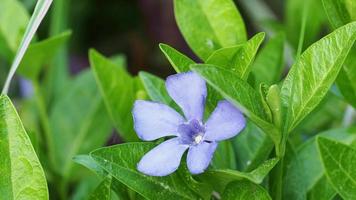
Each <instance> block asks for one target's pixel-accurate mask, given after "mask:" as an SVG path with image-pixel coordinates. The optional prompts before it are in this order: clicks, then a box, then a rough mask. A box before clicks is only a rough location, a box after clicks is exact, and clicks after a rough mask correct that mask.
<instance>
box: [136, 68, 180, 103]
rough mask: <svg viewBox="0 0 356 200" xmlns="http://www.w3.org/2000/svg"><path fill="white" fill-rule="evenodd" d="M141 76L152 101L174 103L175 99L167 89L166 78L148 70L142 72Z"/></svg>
mask: <svg viewBox="0 0 356 200" xmlns="http://www.w3.org/2000/svg"><path fill="white" fill-rule="evenodd" d="M139 77H140V79H141V80H142V83H143V86H144V87H145V89H146V91H147V94H148V96H149V97H150V99H151V100H152V101H157V102H161V103H164V104H167V105H172V104H173V100H172V98H171V97H170V96H169V94H168V92H167V90H166V85H165V83H164V80H162V79H161V78H159V77H157V76H155V75H152V74H150V73H147V72H140V73H139Z"/></svg>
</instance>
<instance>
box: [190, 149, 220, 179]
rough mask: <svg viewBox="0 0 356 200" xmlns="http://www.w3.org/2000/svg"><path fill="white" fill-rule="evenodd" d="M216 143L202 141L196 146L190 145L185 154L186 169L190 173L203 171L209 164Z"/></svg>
mask: <svg viewBox="0 0 356 200" xmlns="http://www.w3.org/2000/svg"><path fill="white" fill-rule="evenodd" d="M217 146H218V143H216V142H211V143H208V142H202V143H201V144H198V145H196V146H191V147H190V148H189V151H188V155H187V165H188V169H189V171H190V172H191V173H192V174H200V173H203V172H204V170H205V169H206V168H207V167H208V166H209V164H210V161H211V159H212V158H213V155H214V152H215V149H216V147H217Z"/></svg>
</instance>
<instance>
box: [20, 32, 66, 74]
mask: <svg viewBox="0 0 356 200" xmlns="http://www.w3.org/2000/svg"><path fill="white" fill-rule="evenodd" d="M70 35H71V32H70V31H67V32H64V33H62V34H59V35H57V36H54V37H51V38H49V39H46V40H43V41H41V42H37V43H34V44H31V45H30V46H29V48H28V50H27V51H26V53H25V55H24V57H23V59H22V61H21V64H20V66H19V69H18V72H19V73H20V74H21V75H23V76H25V77H26V78H28V79H31V80H36V79H37V78H38V76H39V74H40V72H41V70H42V67H43V65H45V64H49V63H50V62H51V61H52V59H53V58H54V56H55V55H56V53H57V52H58V51H59V48H60V47H62V46H63V45H64V44H65V43H66V42H67V41H68V39H69V37H70Z"/></svg>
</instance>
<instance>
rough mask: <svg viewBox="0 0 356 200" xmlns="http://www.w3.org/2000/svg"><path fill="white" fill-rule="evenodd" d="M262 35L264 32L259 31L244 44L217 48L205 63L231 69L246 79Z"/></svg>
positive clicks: (263, 35) (262, 37) (261, 40)
mask: <svg viewBox="0 0 356 200" xmlns="http://www.w3.org/2000/svg"><path fill="white" fill-rule="evenodd" d="M264 37H265V33H259V34H256V35H255V36H254V37H253V38H251V39H250V40H249V41H247V42H246V43H244V44H241V45H237V46H232V47H225V48H221V49H218V50H216V51H214V52H213V53H212V54H211V55H210V56H209V58H208V59H207V60H206V63H207V64H212V65H216V66H219V67H223V68H226V69H228V70H231V71H232V72H234V73H236V74H237V75H238V76H239V77H240V78H241V79H243V80H247V78H248V76H249V74H250V71H251V63H252V61H253V59H254V57H255V55H256V53H257V50H258V48H259V47H260V45H261V43H262V42H263V39H264Z"/></svg>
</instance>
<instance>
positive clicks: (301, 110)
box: [281, 22, 356, 132]
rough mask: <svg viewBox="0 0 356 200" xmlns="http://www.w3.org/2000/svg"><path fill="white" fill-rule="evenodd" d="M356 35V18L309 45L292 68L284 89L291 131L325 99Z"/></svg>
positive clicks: (284, 101)
mask: <svg viewBox="0 0 356 200" xmlns="http://www.w3.org/2000/svg"><path fill="white" fill-rule="evenodd" d="M355 39H356V22H354V23H350V24H348V25H345V26H343V27H341V28H339V29H337V30H335V31H334V32H332V33H331V34H329V35H327V36H326V37H324V38H322V39H321V40H319V41H318V42H316V43H314V44H313V45H312V46H310V47H309V48H308V49H307V50H306V51H305V52H304V53H303V54H302V55H301V56H300V58H299V59H298V60H297V61H296V63H295V64H294V65H293V66H292V69H291V70H290V71H289V73H288V75H287V77H286V79H285V81H284V82H283V85H282V89H281V100H282V104H283V107H284V108H283V109H284V110H285V112H284V113H285V117H284V121H285V124H284V128H285V131H286V132H290V131H292V130H293V129H294V128H295V127H296V126H297V125H298V124H299V123H300V122H301V121H302V119H303V118H304V117H306V116H307V115H308V114H309V113H310V112H311V111H312V110H313V109H314V108H315V107H316V106H317V105H318V104H319V103H320V101H321V100H322V99H323V97H324V96H325V95H326V93H327V92H328V90H329V88H330V86H331V85H332V83H333V82H334V80H335V79H336V77H337V74H338V72H339V71H340V69H341V67H342V64H343V62H344V60H345V58H346V56H347V54H348V52H349V50H350V49H351V47H352V45H353V43H354V41H355Z"/></svg>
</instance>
